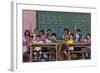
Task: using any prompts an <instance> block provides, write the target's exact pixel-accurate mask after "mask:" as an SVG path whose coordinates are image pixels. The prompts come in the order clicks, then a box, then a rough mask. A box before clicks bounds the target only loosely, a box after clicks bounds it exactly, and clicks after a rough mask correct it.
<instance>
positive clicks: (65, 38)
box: [63, 28, 70, 40]
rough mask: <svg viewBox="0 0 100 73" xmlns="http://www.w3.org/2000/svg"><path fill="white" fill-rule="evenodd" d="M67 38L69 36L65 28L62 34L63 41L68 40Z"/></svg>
mask: <svg viewBox="0 0 100 73" xmlns="http://www.w3.org/2000/svg"><path fill="white" fill-rule="evenodd" d="M69 36H70V32H69V30H68V29H67V28H65V29H64V33H63V39H64V40H68V38H69Z"/></svg>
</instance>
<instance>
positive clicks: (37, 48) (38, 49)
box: [33, 41, 43, 51]
mask: <svg viewBox="0 0 100 73" xmlns="http://www.w3.org/2000/svg"><path fill="white" fill-rule="evenodd" d="M33 43H36V44H39V43H43V41H39V42H37V41H33ZM33 50H34V51H40V50H41V47H35V48H34V49H33Z"/></svg>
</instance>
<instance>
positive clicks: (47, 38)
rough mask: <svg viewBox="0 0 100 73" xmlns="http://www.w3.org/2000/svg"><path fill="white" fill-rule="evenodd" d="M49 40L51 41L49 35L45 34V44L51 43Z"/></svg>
mask: <svg viewBox="0 0 100 73" xmlns="http://www.w3.org/2000/svg"><path fill="white" fill-rule="evenodd" d="M51 39H52V37H51V35H50V34H47V35H46V39H45V43H52V41H51Z"/></svg>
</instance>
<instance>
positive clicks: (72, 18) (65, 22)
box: [37, 11, 91, 39]
mask: <svg viewBox="0 0 100 73" xmlns="http://www.w3.org/2000/svg"><path fill="white" fill-rule="evenodd" d="M37 24H38V25H37V28H38V30H42V29H43V30H45V31H46V30H47V29H51V30H52V32H54V33H56V35H57V38H58V39H61V38H62V35H63V30H64V28H68V29H69V31H70V32H72V33H75V30H76V29H77V28H80V29H81V31H82V33H83V34H84V35H86V34H87V33H90V32H91V14H90V13H74V12H73V13H72V12H54V11H37Z"/></svg>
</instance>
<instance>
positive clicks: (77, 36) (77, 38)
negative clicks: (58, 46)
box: [75, 33, 80, 42]
mask: <svg viewBox="0 0 100 73" xmlns="http://www.w3.org/2000/svg"><path fill="white" fill-rule="evenodd" d="M75 37H76V42H78V40H79V37H80V36H79V34H77V33H76V34H75Z"/></svg>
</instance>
